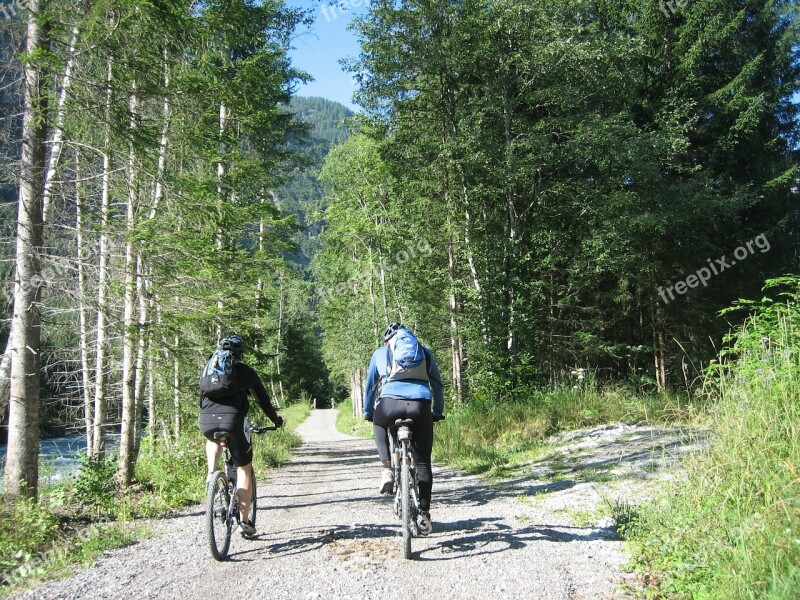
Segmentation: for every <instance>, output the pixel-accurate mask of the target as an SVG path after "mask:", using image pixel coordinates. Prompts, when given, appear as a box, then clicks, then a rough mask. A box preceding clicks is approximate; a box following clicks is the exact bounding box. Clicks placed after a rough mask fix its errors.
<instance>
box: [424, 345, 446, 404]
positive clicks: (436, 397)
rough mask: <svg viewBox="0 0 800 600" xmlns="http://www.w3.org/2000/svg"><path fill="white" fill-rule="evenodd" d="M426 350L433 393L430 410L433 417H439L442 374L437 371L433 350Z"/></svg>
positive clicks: (442, 387)
mask: <svg viewBox="0 0 800 600" xmlns="http://www.w3.org/2000/svg"><path fill="white" fill-rule="evenodd" d="M426 350H427V355H428V364H429V365H430V366H429V368H428V379H429V380H430V384H431V393H432V394H433V407H432V412H433V416H434V417H441V416H442V415H443V414H444V386H443V385H442V374H441V373H439V365H437V364H436V359H435V358H434V357H433V352H431V351H430V350H428V349H427V348H426Z"/></svg>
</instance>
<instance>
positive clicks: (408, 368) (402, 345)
mask: <svg viewBox="0 0 800 600" xmlns="http://www.w3.org/2000/svg"><path fill="white" fill-rule="evenodd" d="M386 352H387V357H386V364H387V368H388V372H387V373H386V383H389V382H391V381H405V380H409V379H414V380H417V381H429V377H428V366H427V364H426V360H425V351H424V350H423V346H422V344H420V343H419V340H418V339H417V338H416V336H415V335H414V334H413V333H411V332H410V331H409V330H408V329H403V328H401V329H398V330H397V333H396V334H394V336H393V337H392V339H390V340H389V343H388V344H387V345H386Z"/></svg>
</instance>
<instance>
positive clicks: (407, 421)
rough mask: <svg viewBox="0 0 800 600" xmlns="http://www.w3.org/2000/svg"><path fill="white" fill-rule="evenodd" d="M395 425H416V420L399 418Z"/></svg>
mask: <svg viewBox="0 0 800 600" xmlns="http://www.w3.org/2000/svg"><path fill="white" fill-rule="evenodd" d="M394 426H395V427H413V426H414V421H413V420H411V419H397V421H395V422H394Z"/></svg>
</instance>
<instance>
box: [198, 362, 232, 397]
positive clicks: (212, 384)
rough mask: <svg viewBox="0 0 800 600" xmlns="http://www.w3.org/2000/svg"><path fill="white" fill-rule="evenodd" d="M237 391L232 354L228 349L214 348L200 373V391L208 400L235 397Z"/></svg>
mask: <svg viewBox="0 0 800 600" xmlns="http://www.w3.org/2000/svg"><path fill="white" fill-rule="evenodd" d="M238 391H239V385H238V378H237V377H236V369H234V368H233V354H231V352H230V350H214V353H213V354H212V355H211V358H209V359H208V363H206V366H205V368H204V369H203V373H202V374H201V375H200V393H201V394H202V395H203V396H205V397H206V398H208V399H209V400H220V399H223V398H229V399H236V398H237V392H238Z"/></svg>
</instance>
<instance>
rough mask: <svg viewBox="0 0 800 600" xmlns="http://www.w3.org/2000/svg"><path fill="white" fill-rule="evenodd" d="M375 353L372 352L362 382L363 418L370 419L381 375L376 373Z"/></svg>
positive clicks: (373, 410)
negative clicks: (365, 375)
mask: <svg viewBox="0 0 800 600" xmlns="http://www.w3.org/2000/svg"><path fill="white" fill-rule="evenodd" d="M376 356H377V353H373V354H372V358H371V359H370V361H369V367H368V368H367V380H366V381H365V382H364V418H365V419H367V420H371V419H372V417H373V415H374V413H375V393H376V392H377V388H378V383H380V380H381V376H380V373H378V365H377V364H376V362H375V357H376Z"/></svg>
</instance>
